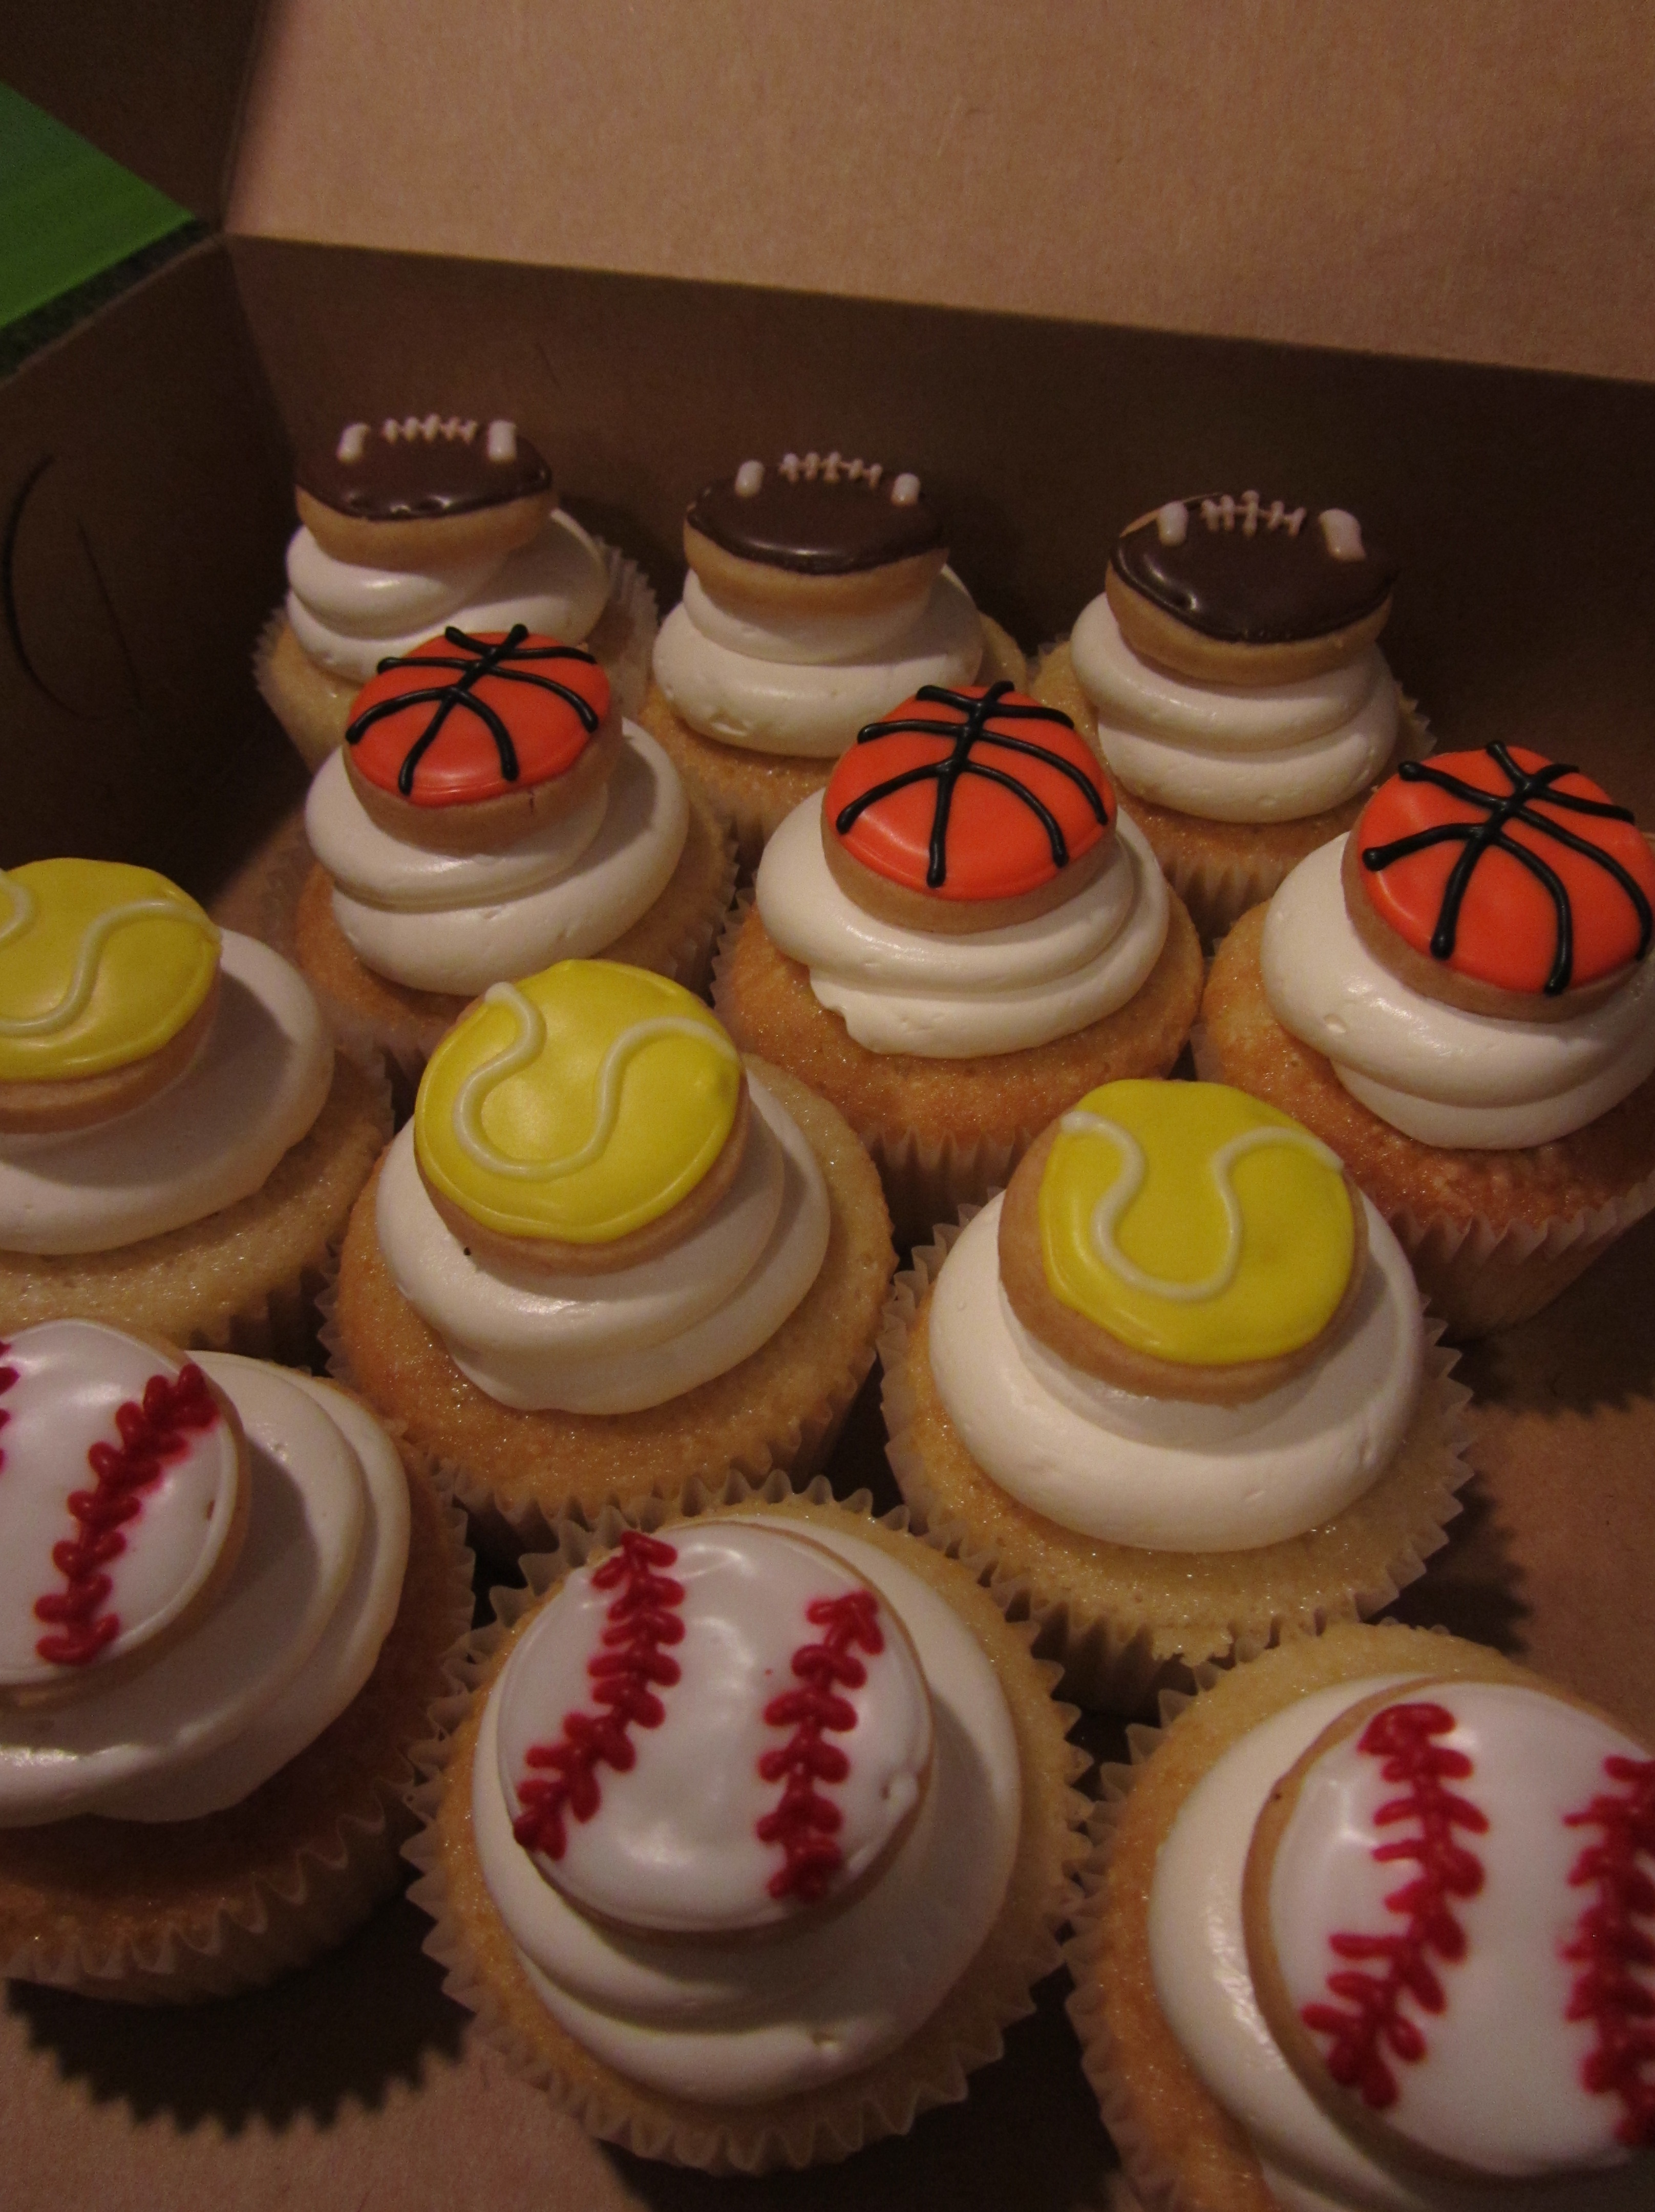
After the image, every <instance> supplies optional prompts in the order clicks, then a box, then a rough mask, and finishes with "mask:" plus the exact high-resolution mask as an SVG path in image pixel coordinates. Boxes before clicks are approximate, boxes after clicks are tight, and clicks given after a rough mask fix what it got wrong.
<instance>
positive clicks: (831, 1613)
mask: <svg viewBox="0 0 1655 2212" xmlns="http://www.w3.org/2000/svg"><path fill="white" fill-rule="evenodd" d="M497 1695H498V1699H499V1705H498V1729H497V1744H498V1758H499V1763H500V1779H501V1784H502V1790H504V1793H505V1797H506V1802H507V1803H508V1805H510V1806H513V1807H514V1808H516V1816H515V1821H514V1833H515V1836H516V1839H517V1841H518V1843H519V1844H520V1845H521V1846H522V1848H523V1849H524V1850H526V1851H527V1852H528V1853H529V1854H530V1855H531V1856H532V1858H533V1861H534V1863H535V1865H536V1867H537V1868H538V1870H539V1871H540V1873H541V1875H543V1876H544V1877H545V1880H546V1881H549V1882H550V1883H551V1885H552V1886H553V1887H555V1888H556V1889H557V1891H558V1892H559V1893H560V1894H561V1895H563V1897H564V1898H565V1899H567V1901H568V1902H569V1903H570V1904H571V1905H574V1906H575V1909H576V1910H577V1911H580V1912H581V1913H583V1914H584V1915H586V1916H587V1917H589V1918H591V1919H593V1920H595V1921H597V1922H599V1923H601V1924H603V1925H605V1926H609V1927H615V1928H618V1929H621V1930H623V1931H626V1930H631V1931H634V1932H636V1933H640V1934H669V1935H675V1936H681V1937H685V1938H700V1939H702V1940H703V1941H710V1942H727V1941H731V1940H736V1939H742V1938H746V1937H751V1936H759V1935H765V1934H779V1933H783V1932H785V1931H786V1930H787V1929H788V1928H790V1927H793V1926H796V1925H797V1924H798V1923H799V1921H800V1918H801V1917H803V1916H806V1915H811V1914H814V1913H816V1912H818V1911H832V1910H836V1909H837V1907H838V1906H840V1905H843V1904H845V1903H848V1902H849V1900H850V1899H851V1898H852V1897H854V1896H855V1895H857V1894H858V1893H861V1890H862V1889H863V1888H865V1887H867V1884H868V1883H870V1882H871V1881H876V1880H877V1879H878V1878H879V1874H880V1873H881V1871H882V1870H883V1869H884V1868H885V1866H886V1865H887V1864H888V1863H890V1861H891V1857H893V1856H894V1854H895V1853H896V1852H897V1850H899V1849H900V1847H901V1845H902V1844H903V1842H904V1840H905V1838H907V1836H908V1834H909V1832H910V1829H911V1827H912V1825H913V1822H914V1820H915V1818H916V1814H917V1813H918V1810H919V1808H920V1805H921V1802H922V1799H923V1797H924V1795H925V1791H926V1789H927V1785H928V1779H929V1775H930V1768H931V1759H932V1749H933V1723H932V1713H931V1702H930V1694H929V1692H928V1688H927V1686H926V1682H925V1677H924V1674H923V1673H922V1669H921V1668H920V1664H919V1662H918V1659H917V1657H916V1655H915V1652H914V1650H913V1647H912V1645H911V1644H910V1641H909V1638H908V1636H907V1633H906V1632H905V1630H904V1628H903V1626H902V1624H901V1622H900V1621H899V1620H897V1618H896V1617H895V1615H894V1614H893V1613H892V1612H891V1608H890V1607H889V1606H888V1605H887V1604H886V1603H885V1601H883V1600H882V1599H881V1598H880V1597H879V1595H878V1594H877V1592H876V1591H875V1590H874V1589H873V1586H872V1585H871V1584H870V1583H867V1581H865V1580H864V1578H863V1577H861V1575H860V1574H858V1573H857V1572H856V1571H855V1569H854V1568H853V1567H851V1566H850V1565H849V1564H848V1563H847V1562H846V1561H845V1560H844V1559H842V1558H840V1557H839V1556H838V1555H837V1553H833V1552H831V1551H830V1550H828V1549H827V1548H826V1547H824V1546H822V1545H818V1544H817V1543H814V1542H812V1541H811V1540H810V1539H809V1537H808V1536H806V1535H801V1534H794V1532H792V1531H791V1530H788V1529H782V1528H776V1526H774V1525H766V1524H765V1523H764V1522H762V1521H752V1522H744V1521H740V1520H733V1521H729V1520H719V1521H715V1522H700V1523H689V1524H680V1525H679V1526H677V1527H675V1528H671V1529H669V1530H668V1531H666V1534H665V1535H664V1536H649V1535H646V1534H643V1533H642V1532H641V1531H636V1530H630V1531H628V1532H627V1534H624V1536H623V1537H622V1539H621V1541H620V1544H619V1546H618V1548H617V1549H616V1550H615V1551H613V1552H611V1553H610V1554H609V1555H608V1556H607V1557H606V1558H605V1559H602V1560H601V1561H600V1562H599V1564H597V1565H595V1566H593V1567H588V1568H583V1569H581V1571H578V1572H577V1573H575V1574H574V1575H571V1576H570V1577H569V1579H568V1581H567V1582H566V1583H563V1585H562V1586H561V1588H560V1589H558V1591H557V1594H556V1595H555V1596H554V1598H553V1599H552V1600H551V1602H550V1603H549V1604H548V1605H547V1607H546V1608H545V1612H544V1613H542V1614H541V1615H540V1617H539V1618H538V1620H537V1621H536V1622H535V1623H534V1625H533V1626H532V1628H531V1630H530V1631H529V1632H528V1633H527V1634H526V1636H525V1637H524V1638H523V1640H522V1642H521V1643H520V1644H519V1646H518V1647H517V1649H516V1650H514V1652H513V1654H512V1656H511V1658H510V1660H509V1661H508V1664H507V1667H506V1669H505V1671H504V1673H503V1674H502V1678H501V1683H500V1687H499V1691H498V1692H497Z"/></svg>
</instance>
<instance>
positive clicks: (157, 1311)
mask: <svg viewBox="0 0 1655 2212" xmlns="http://www.w3.org/2000/svg"><path fill="white" fill-rule="evenodd" d="M390 1134H391V1102H390V1097H389V1094H388V1091H387V1090H386V1084H385V1080H384V1078H383V1077H382V1076H381V1075H380V1073H379V1072H378V1070H377V1068H375V1069H373V1070H371V1071H370V1070H368V1069H365V1068H362V1067H361V1066H354V1065H352V1064H351V1063H350V1062H349V1061H346V1060H337V1061H336V1063H335V1067H334V1077H333V1085H332V1090H331V1091H329V1093H328V1096H327V1097H326V1099H325V1100H324V1102H323V1104H322V1109H321V1112H320V1113H319V1115H318V1116H317V1119H316V1121H315V1122H314V1123H313V1126H312V1127H311V1129H310V1130H309V1132H308V1133H307V1134H306V1135H305V1136H304V1137H302V1138H301V1139H300V1140H299V1142H298V1144H296V1145H295V1146H292V1147H291V1148H290V1149H289V1152H287V1153H286V1154H285V1155H284V1157H283V1158H282V1159H281V1160H279V1161H277V1164H276V1166H275V1167H274V1168H273V1169H272V1170H271V1173H270V1175H269V1176H267V1177H266V1178H265V1183H264V1186H263V1188H261V1189H259V1190H257V1191H254V1192H253V1193H252V1194H250V1195H249V1196H248V1197H246V1198H244V1199H240V1200H237V1201H236V1202H235V1204H234V1205H233V1206H226V1207H224V1208H223V1209H222V1211H220V1212H217V1213H213V1214H210V1215H208V1217H207V1218H205V1219H204V1220H203V1221H196V1222H186V1224H185V1225H183V1226H182V1227H181V1228H179V1229H169V1230H167V1231H163V1232H162V1233H161V1235H159V1236H156V1237H143V1238H141V1239H140V1240H139V1241H138V1242H137V1243H133V1244H126V1245H122V1246H120V1247H119V1248H118V1249H115V1250H113V1251H110V1252H85V1253H70V1254H67V1255H62V1256H55V1255H32V1254H25V1253H0V1334H10V1333H11V1332H13V1331H14V1330H16V1329H20V1328H29V1327H31V1326H32V1325H33V1324H34V1323H35V1322H43V1321H53V1320H59V1319H65V1318H70V1317H75V1318H79V1319H82V1320H87V1321H106V1322H111V1323H112V1324H113V1326H115V1327H117V1328H141V1329H147V1330H149V1332H150V1333H151V1334H155V1335H157V1336H162V1337H165V1338H166V1339H167V1341H168V1342H169V1343H173V1344H176V1345H179V1346H180V1347H181V1348H183V1349H185V1350H186V1351H191V1350H198V1349H202V1348H205V1349H208V1350H211V1351H216V1352H246V1353H247V1354H248V1355H249V1356H250V1357H252V1358H259V1359H277V1360H281V1361H283V1362H284V1363H285V1364H288V1365H289V1366H295V1367H302V1366H305V1365H307V1364H308V1363H309V1361H310V1359H311V1358H312V1357H313V1353H314V1351H315V1347H316V1312H317V1309H316V1300H317V1297H318V1294H319V1291H320V1290H321V1288H322V1286H323V1285H324V1284H325V1283H326V1281H327V1279H328V1278H329V1276H330V1274H331V1273H332V1268H333V1264H334V1257H335V1254H336V1253H337V1250H338V1245H339V1243H340V1241H341V1239H342V1238H343V1237H344V1232H345V1227H346V1224H347V1221H348V1219H349V1217H350V1208H351V1206H352V1204H353V1203H354V1201H355V1199H356V1193H357V1191H359V1190H360V1188H362V1182H364V1181H365V1180H366V1179H367V1176H368V1174H369V1172H370V1171H371V1170H372V1167H373V1164H374V1160H375V1159H376V1158H378V1156H379V1154H380V1152H382V1151H383V1149H384V1147H385V1145H386V1140H387V1139H389V1137H390ZM318 1185H326V1186H327V1188H329V1190H330V1191H331V1193H332V1195H331V1197H330V1199H329V1201H328V1208H329V1210H328V1215H327V1218H326V1219H325V1220H321V1221H318V1222H317V1223H315V1224H313V1225H308V1226H307V1225H306V1224H305V1223H304V1222H303V1221H302V1219H301V1218H300V1217H301V1216H302V1215H303V1214H304V1213H305V1212H307V1211H311V1210H313V1204H312V1201H313V1199H314V1197H315V1195H316V1187H317V1186H318ZM301 1229H305V1230H306V1235H305V1236H304V1237H303V1238H302V1239H301V1237H300V1235H299V1231H301ZM296 1245H302V1249H297V1250H295V1246H296ZM265 1246H267V1247H268V1248H269V1249H268V1250H267V1251H264V1252H263V1253H262V1255H261V1247H265ZM283 1247H285V1248H286V1249H285V1250H284V1249H283ZM261 1256H262V1261H263V1264H260V1261H261ZM221 1273H225V1274H228V1278H229V1279H228V1282H227V1283H226V1282H220V1281H218V1280H217V1279H216V1278H217V1277H218V1276H219V1275H220V1274H221Z"/></svg>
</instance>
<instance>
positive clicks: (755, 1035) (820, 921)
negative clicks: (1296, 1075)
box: [715, 682, 1202, 1243]
mask: <svg viewBox="0 0 1655 2212" xmlns="http://www.w3.org/2000/svg"><path fill="white" fill-rule="evenodd" d="M1201 981H1202V964H1201V949H1200V946H1199V945H1197V943H1196V933H1195V931H1194V930H1193V929H1192V928H1191V927H1190V918H1189V916H1188V915H1186V914H1185V912H1184V910H1183V906H1182V904H1181V903H1180V902H1179V900H1178V898H1177V895H1176V893H1172V892H1169V890H1168V889H1167V886H1166V884H1165V880H1164V879H1163V878H1162V876H1161V873H1160V872H1159V869H1158V868H1157V867H1156V866H1155V862H1154V856H1153V854H1152V853H1151V852H1150V850H1149V848H1148V846H1147V844H1146V843H1145V842H1144V839H1143V836H1142V834H1141V832H1140V830H1139V829H1137V827H1136V825H1135V823H1132V822H1130V821H1129V820H1128V819H1127V817H1125V816H1124V815H1121V816H1119V817H1117V808H1116V802H1115V793H1114V790H1113V787H1111V785H1110V780H1109V778H1108V776H1107V775H1105V774H1104V771H1103V769H1101V768H1100V766H1099V764H1098V757H1097V756H1096V754H1095V753H1093V752H1092V749H1091V748H1090V746H1088V745H1087V744H1086V743H1085V741H1084V739H1083V738H1081V737H1080V734H1079V733H1078V732H1077V731H1076V730H1075V728H1074V724H1073V723H1072V722H1071V721H1070V720H1069V719H1068V716H1067V715H1066V714H1062V713H1060V712H1059V711H1058V710H1057V709H1056V708H1052V707H1045V706H1042V705H1040V704H1038V703H1037V702H1036V701H1035V700H1033V699H1031V698H1028V697H1025V695H1024V694H1023V693H1021V692H1019V691H1014V690H1012V688H1011V686H1010V685H1009V684H1006V683H1003V682H1000V683H995V684H988V685H983V684H967V685H963V686H958V687H950V686H948V685H946V684H927V685H925V686H923V687H922V689H921V690H920V691H919V692H917V693H916V696H914V697H913V698H911V699H909V700H906V701H904V702H903V703H902V704H901V705H900V706H898V707H897V708H896V709H895V711H894V712H893V713H892V714H891V716H890V717H889V719H888V720H883V721H879V722H873V723H870V724H869V725H868V726H867V727H866V728H865V729H863V730H862V731H861V732H860V734H859V735H858V737H857V739H856V743H855V745H854V746H853V747H852V748H851V750H849V752H847V753H846V754H845V755H844V757H843V759H842V760H841V761H840V762H839V763H838V764H837V767H836V768H835V769H834V771H833V775H832V779H831V781H830V783H829V785H828V787H827V790H826V792H825V793H824V794H823V795H822V796H820V797H813V798H811V799H806V800H805V801H804V802H803V803H801V805H799V806H798V807H797V808H795V810H794V812H793V813H792V814H791V815H789V816H788V819H787V821H786V822H785V823H783V824H782V828H781V829H779V830H778V831H777V833H776V836H775V837H774V838H773V839H772V840H771V842H770V846H769V848H767V849H766V852H765V854H764V861H763V863H762V865H761V866H760V868H759V872H758V883H757V886H756V896H755V902H754V906H753V909H752V911H751V913H750V914H749V915H747V916H746V918H745V922H744V923H743V925H742V926H741V927H740V929H739V933H738V934H736V935H735V936H734V938H733V940H732V941H727V947H726V950H725V951H724V953H723V955H722V956H721V961H720V965H719V974H718V978H717V981H716V982H715V1004H716V1005H717V1006H718V1010H719V1012H720V1013H721V1016H722V1017H723V1018H724V1019H725V1020H726V1021H727V1023H728V1024H729V1025H730V1030H731V1033H732V1035H733V1036H734V1037H735V1038H736V1040H737V1042H739V1044H741V1045H742V1046H743V1047H744V1048H745V1049H746V1050H748V1051H750V1052H756V1053H758V1054H761V1055H762V1057H763V1058H764V1059H765V1060H772V1061H774V1062H775V1063H776V1065H777V1066H782V1067H787V1068H791V1069H792V1070H793V1072H794V1073H795V1074H797V1075H799V1076H800V1077H802V1079H804V1081H805V1082H806V1083H808V1084H809V1085H810V1086H811V1088H812V1091H819V1092H820V1093H821V1094H822V1096H823V1097H826V1098H831V1100H832V1101H833V1103H834V1104H835V1105H836V1106H837V1108H838V1109H839V1110H840V1112H841V1113H842V1114H843V1115H844V1116H845V1119H846V1120H847V1121H849V1123H850V1125H851V1127H852V1128H854V1129H855V1131H856V1133H857V1134H858V1135H859V1136H860V1137H861V1139H862V1141H863V1143H864V1144H865V1145H867V1147H868V1149H869V1151H870V1152H872V1154H873V1158H874V1159H875V1161H876V1162H877V1163H878V1165H879V1172H880V1175H881V1176H882V1177H883V1179H884V1182H885V1194H886V1196H887V1198H888V1199H889V1200H890V1203H891V1212H892V1214H893V1215H894V1216H895V1218H896V1221H897V1233H898V1237H899V1238H900V1239H901V1241H903V1242H904V1243H907V1242H910V1241H911V1240H912V1239H913V1238H914V1237H921V1236H924V1235H926V1234H927V1233H928V1231H929V1230H930V1228H931V1226H932V1225H933V1223H934V1222H935V1221H937V1220H939V1219H941V1218H945V1217H946V1216H952V1213H953V1212H954V1211H955V1209H956V1208H957V1207H958V1205H959V1204H960V1203H961V1201H962V1200H981V1199H983V1198H985V1197H986V1196H987V1195H988V1194H989V1191H990V1190H991V1189H993V1188H995V1187H996V1186H998V1185H999V1184H1001V1183H1003V1182H1004V1181H1005V1179H1006V1177H1007V1174H1008V1173H1009V1172H1010V1170H1011V1168H1012V1166H1013V1164H1014V1163H1015V1162H1016V1161H1017V1160H1018V1159H1019V1158H1021V1156H1022V1154H1023V1152H1025V1150H1026V1148H1027V1146H1028V1145H1029V1144H1030V1142H1031V1140H1032V1139H1033V1137H1034V1135H1035V1133H1036V1132H1037V1130H1039V1129H1041V1128H1044V1126H1045V1125H1046V1123H1047V1122H1048V1121H1051V1120H1052V1119H1053V1118H1054V1117H1055V1116H1056V1115H1057V1114H1059V1113H1060V1112H1061V1111H1062V1109H1063V1108H1064V1107H1066V1106H1068V1105H1069V1104H1071V1103H1073V1102H1074V1100H1075V1099H1076V1098H1078V1097H1080V1093H1081V1092H1082V1091H1086V1090H1089V1089H1091V1088H1092V1085H1095V1084H1098V1083H1102V1082H1108V1081H1111V1080H1113V1079H1117V1078H1118V1077H1124V1076H1135V1075H1165V1073H1167V1072H1168V1070H1169V1069H1170V1068H1171V1066H1172V1064H1173V1062H1174V1061H1175V1060H1177V1056H1178V1054H1179V1053H1180V1051H1181V1050H1182V1049H1183V1042H1184V1039H1185V1037H1186V1036H1188V1034H1189V1030H1190V1024H1191V1022H1192V1021H1193V1020H1194V1018H1195V1013H1196V1006H1197V1005H1198V1004H1199V1001H1200V995H1201Z"/></svg>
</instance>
